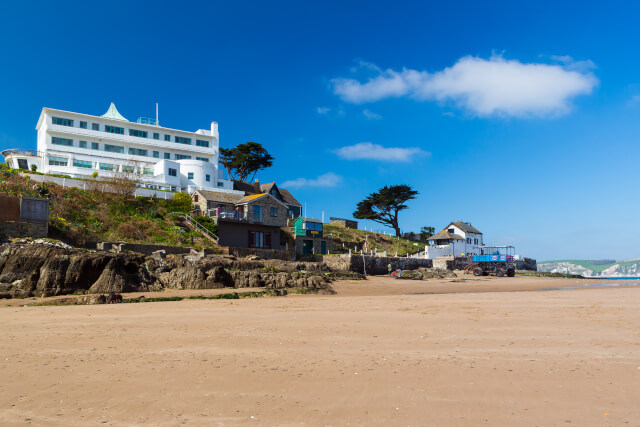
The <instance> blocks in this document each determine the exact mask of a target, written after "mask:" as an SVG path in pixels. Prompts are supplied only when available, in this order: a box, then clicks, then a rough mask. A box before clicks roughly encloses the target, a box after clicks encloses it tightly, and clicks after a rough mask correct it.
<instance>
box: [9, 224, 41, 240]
mask: <svg viewBox="0 0 640 427" xmlns="http://www.w3.org/2000/svg"><path fill="white" fill-rule="evenodd" d="M47 226H48V224H47V223H46V222H42V223H30V222H4V221H3V222H0V238H1V239H8V238H10V237H33V238H40V237H47V231H48V230H47Z"/></svg>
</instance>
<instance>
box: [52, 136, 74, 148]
mask: <svg viewBox="0 0 640 427" xmlns="http://www.w3.org/2000/svg"><path fill="white" fill-rule="evenodd" d="M51 143H52V144H54V145H66V146H67V147H73V139H67V138H56V137H55V136H54V137H51Z"/></svg>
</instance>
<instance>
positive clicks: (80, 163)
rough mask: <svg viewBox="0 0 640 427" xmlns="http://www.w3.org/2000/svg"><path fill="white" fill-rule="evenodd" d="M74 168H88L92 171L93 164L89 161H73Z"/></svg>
mask: <svg viewBox="0 0 640 427" xmlns="http://www.w3.org/2000/svg"><path fill="white" fill-rule="evenodd" d="M73 166H75V167H78V168H87V169H91V167H92V166H91V162H90V161H89V160H78V159H73Z"/></svg>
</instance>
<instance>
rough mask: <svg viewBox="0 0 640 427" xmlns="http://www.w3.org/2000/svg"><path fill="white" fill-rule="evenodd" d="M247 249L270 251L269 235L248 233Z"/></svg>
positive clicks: (261, 232)
mask: <svg viewBox="0 0 640 427" xmlns="http://www.w3.org/2000/svg"><path fill="white" fill-rule="evenodd" d="M249 247H250V248H265V249H271V233H265V232H263V231H249Z"/></svg>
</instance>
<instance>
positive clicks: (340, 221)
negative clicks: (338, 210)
mask: <svg viewBox="0 0 640 427" xmlns="http://www.w3.org/2000/svg"><path fill="white" fill-rule="evenodd" d="M329 223H330V224H331V225H337V226H339V227H344V228H352V229H354V230H357V229H358V221H353V220H351V219H344V218H335V217H330V218H329Z"/></svg>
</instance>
